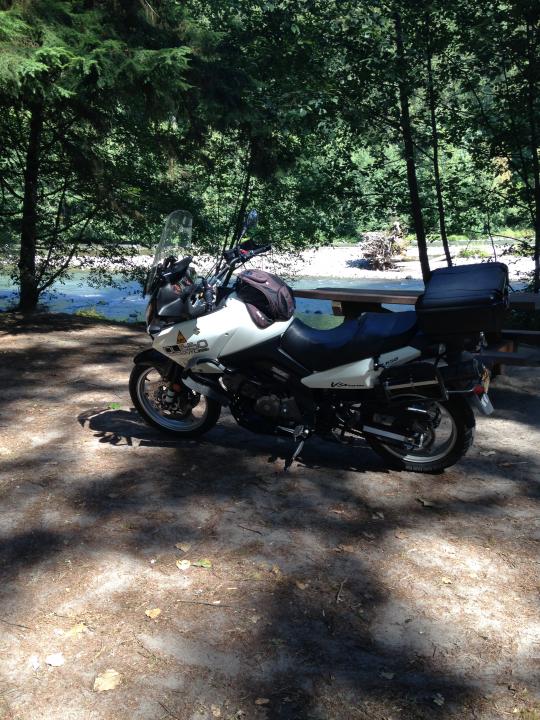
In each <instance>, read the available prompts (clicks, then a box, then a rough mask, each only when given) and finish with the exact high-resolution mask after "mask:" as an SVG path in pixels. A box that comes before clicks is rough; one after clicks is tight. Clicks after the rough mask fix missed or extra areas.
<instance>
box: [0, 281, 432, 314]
mask: <svg viewBox="0 0 540 720" xmlns="http://www.w3.org/2000/svg"><path fill="white" fill-rule="evenodd" d="M292 286H293V288H297V289H300V288H315V287H342V288H370V289H371V288H380V289H381V290H383V289H384V290H388V289H409V290H416V289H421V288H422V287H423V283H422V281H421V280H381V279H370V278H358V279H351V278H347V279H344V278H336V277H328V278H325V277H316V278H310V277H302V278H298V279H296V280H295V281H294V282H293V283H292ZM16 302H17V292H16V289H15V287H14V286H13V283H12V282H11V280H10V278H9V277H8V276H6V275H2V274H0V312H1V311H5V310H9V309H12V308H13V307H14V305H15V304H16ZM41 306H42V308H43V309H46V310H48V311H50V312H67V313H76V312H77V311H82V310H96V311H97V312H98V313H100V315H103V316H104V317H106V318H109V319H111V320H121V321H127V322H136V321H137V320H142V319H143V318H144V311H145V308H146V300H145V299H144V298H143V297H142V293H141V287H140V285H139V283H137V282H135V281H133V282H128V283H124V284H123V285H122V286H121V287H109V286H107V287H101V288H95V287H92V286H91V285H90V284H89V282H88V273H87V272H85V271H84V270H79V271H74V272H73V273H72V275H71V277H70V278H69V279H68V280H65V281H64V282H63V283H62V284H60V283H57V284H56V285H54V286H53V288H52V291H50V292H45V293H43V295H42V299H41ZM392 309H393V310H408V309H409V307H408V306H406V305H396V306H393V307H392ZM297 310H298V312H300V313H323V314H327V313H328V314H331V313H332V305H331V303H330V302H329V301H327V300H308V299H306V298H297Z"/></svg>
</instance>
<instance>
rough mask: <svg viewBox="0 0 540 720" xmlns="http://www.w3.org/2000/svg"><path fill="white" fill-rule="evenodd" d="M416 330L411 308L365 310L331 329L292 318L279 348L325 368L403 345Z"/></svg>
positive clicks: (313, 367) (311, 365)
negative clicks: (385, 310)
mask: <svg viewBox="0 0 540 720" xmlns="http://www.w3.org/2000/svg"><path fill="white" fill-rule="evenodd" d="M416 332H417V325H416V313H415V312H414V310H413V311H410V312H389V313H373V312H366V313H363V314H362V315H361V316H360V317H359V318H355V319H350V320H345V321H344V322H343V323H342V324H341V325H339V326H338V327H336V328H332V329H331V330H317V329H315V328H312V327H309V325H306V324H305V323H303V322H302V321H301V320H299V319H298V318H295V319H294V320H293V322H292V323H291V324H290V325H289V327H288V328H287V330H286V331H285V333H284V334H283V337H282V338H281V348H282V350H284V351H285V352H286V353H287V354H288V355H290V357H292V358H293V359H294V360H296V361H297V362H299V363H301V364H302V365H303V366H304V367H306V368H307V369H308V370H312V371H318V370H329V369H330V368H333V367H338V366H339V365H346V364H347V363H351V362H355V361H356V360H363V359H364V358H368V357H377V356H378V355H381V354H382V353H385V352H391V351H392V350H397V349H398V348H400V347H404V346H405V345H407V343H408V342H409V340H411V339H412V338H413V337H414V336H415V335H416Z"/></svg>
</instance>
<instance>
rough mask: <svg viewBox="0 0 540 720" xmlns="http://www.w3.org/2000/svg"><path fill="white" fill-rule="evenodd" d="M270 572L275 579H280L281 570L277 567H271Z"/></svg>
mask: <svg viewBox="0 0 540 720" xmlns="http://www.w3.org/2000/svg"><path fill="white" fill-rule="evenodd" d="M272 572H273V573H274V575H275V576H276V577H281V574H282V573H281V570H280V569H279V565H272Z"/></svg>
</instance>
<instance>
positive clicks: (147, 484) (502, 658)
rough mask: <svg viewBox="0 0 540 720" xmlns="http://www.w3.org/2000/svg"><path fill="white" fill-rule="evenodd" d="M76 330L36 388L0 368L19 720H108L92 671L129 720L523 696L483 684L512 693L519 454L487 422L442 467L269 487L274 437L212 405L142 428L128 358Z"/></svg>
mask: <svg viewBox="0 0 540 720" xmlns="http://www.w3.org/2000/svg"><path fill="white" fill-rule="evenodd" d="M85 332H86V331H85ZM24 339H25V336H24V335H18V336H16V337H15V342H18V341H19V340H24ZM87 339H88V338H87V337H84V338H82V339H81V345H80V348H79V350H70V353H71V354H68V355H66V354H62V353H59V354H58V355H54V354H53V356H52V357H51V359H50V364H49V366H48V369H49V370H50V371H51V374H52V375H53V374H54V373H60V374H59V375H57V377H56V378H54V383H53V382H50V383H48V384H45V383H44V382H43V380H42V379H41V378H37V377H36V376H34V377H32V378H31V382H29V383H28V384H25V383H22V384H17V383H13V377H12V378H10V379H9V381H8V387H7V390H9V391H10V395H9V402H8V403H7V404H6V406H5V407H4V409H3V411H2V412H3V413H4V419H3V422H4V423H5V424H6V425H7V427H6V428H5V432H4V433H3V435H2V440H1V442H0V448H2V455H1V456H0V459H1V462H2V465H1V469H0V492H1V495H2V502H3V506H4V512H3V514H2V516H1V517H0V568H1V572H2V580H3V582H2V584H1V585H0V605H1V608H0V622H1V623H2V641H1V647H2V650H3V653H4V658H5V662H4V664H3V667H2V670H1V675H2V681H3V683H4V685H7V686H13V687H18V688H23V693H22V694H21V696H20V699H19V701H18V702H19V704H20V707H21V708H22V709H23V711H24V712H28V711H29V710H28V708H29V707H30V704H31V703H40V706H41V707H43V708H44V710H43V714H42V715H43V717H51V718H52V717H54V712H53V708H52V701H51V697H55V698H58V697H62V698H63V699H65V702H64V700H63V702H64V706H65V708H66V712H73V713H76V712H80V711H81V708H83V709H84V712H86V714H87V715H88V716H90V714H91V712H93V710H92V708H95V707H99V712H100V714H101V716H103V717H107V713H109V715H110V717H115V715H114V713H115V708H116V704H117V698H118V697H120V695H119V693H120V692H123V691H122V690H120V689H118V690H116V691H115V693H111V694H110V695H107V693H105V694H104V695H103V696H101V695H100V696H99V700H98V701H97V702H98V706H96V705H95V703H96V696H95V694H94V693H92V691H91V687H92V683H93V681H94V678H95V677H96V676H97V675H98V674H99V673H101V672H103V671H104V670H106V669H108V668H113V669H115V670H117V671H118V672H119V673H121V675H122V677H123V686H122V687H124V688H126V689H127V690H128V693H125V694H122V696H121V697H122V698H126V697H127V698H128V700H126V702H130V703H132V705H131V707H132V709H133V715H134V717H137V714H138V716H139V717H141V718H148V719H150V718H154V717H156V713H158V714H157V716H158V717H160V715H159V713H160V712H161V708H160V705H159V703H160V702H161V703H163V704H164V705H165V706H166V707H168V708H169V707H174V712H175V713H176V714H178V717H182V718H183V717H189V715H188V714H187V713H188V712H189V711H188V708H192V707H193V706H194V704H196V703H197V702H198V700H197V698H199V697H204V698H205V703H206V705H205V707H206V710H205V711H204V712H206V713H207V714H208V707H209V705H208V703H213V704H214V705H216V706H219V707H220V708H222V711H223V712H222V717H227V715H226V713H228V714H229V715H231V716H234V714H235V713H237V712H239V711H242V712H244V713H245V714H246V717H249V718H250V720H251V718H254V719H255V718H256V719H257V720H259V718H261V719H262V718H263V717H265V714H266V713H267V711H266V710H264V707H265V706H261V707H262V708H263V710H261V711H260V712H259V706H257V705H255V700H257V699H258V698H263V699H268V701H269V702H268V706H267V707H268V708H270V710H269V712H270V715H267V717H274V716H275V717H280V718H281V717H283V718H291V720H293V719H294V720H307V719H308V718H311V717H338V716H339V717H344V716H347V718H348V717H351V718H362V719H363V718H365V717H369V718H372V717H373V718H377V717H392V718H394V717H396V718H397V717H400V716H401V717H411V718H413V717H414V718H425V719H426V720H427V719H428V718H429V720H431V718H432V717H434V715H433V713H434V708H436V710H435V712H436V713H437V717H440V718H446V717H448V718H450V717H453V715H452V713H453V712H454V710H455V711H456V712H458V711H460V712H462V714H463V716H464V717H468V715H467V713H468V712H469V710H468V708H469V707H472V706H473V705H474V707H476V708H478V707H481V706H482V703H483V702H486V703H488V705H489V703H492V702H494V701H495V700H494V698H496V702H497V705H498V706H500V707H502V708H504V709H505V710H507V711H508V712H511V711H512V709H513V707H514V706H515V705H517V706H518V707H525V706H526V705H525V699H523V700H521V699H519V700H516V699H515V697H514V696H512V697H511V699H509V698H505V696H503V697H501V696H500V692H501V691H500V688H501V687H506V685H507V684H508V677H509V676H508V672H509V668H511V669H512V672H513V675H512V680H511V681H512V682H514V683H520V685H519V687H520V688H530V689H531V691H532V687H531V678H532V677H533V672H534V667H533V664H532V663H533V659H534V657H535V654H537V648H538V645H537V643H538V633H539V614H538V606H537V601H536V597H535V595H534V592H535V579H534V568H535V567H536V565H535V557H536V556H535V552H537V547H536V544H535V541H534V537H536V536H535V535H534V533H535V532H537V530H535V529H534V522H535V516H536V520H537V512H536V505H534V502H535V499H536V494H535V493H537V486H536V483H535V475H534V472H533V470H534V469H535V467H536V465H535V464H534V463H535V462H536V458H535V456H534V453H533V452H531V448H532V446H531V445H530V444H527V440H526V438H524V439H523V443H524V444H523V445H522V446H521V445H519V446H518V445H517V444H516V443H513V445H512V447H511V448H508V449H505V447H506V446H504V445H502V444H499V437H500V435H501V434H502V433H503V430H504V428H503V425H502V424H501V423H502V422H503V420H504V416H501V420H500V423H499V424H498V425H492V424H490V425H489V426H488V424H487V423H486V424H480V426H479V433H478V441H479V445H478V447H477V448H474V449H473V451H472V452H471V454H470V456H469V457H467V458H466V459H465V460H464V461H463V462H462V463H460V464H459V465H458V466H456V467H455V468H452V469H451V470H450V471H448V472H446V473H444V474H442V475H438V476H421V475H413V474H410V473H406V472H392V471H390V470H388V468H386V467H384V464H383V463H382V461H381V460H380V459H379V458H378V457H377V456H376V455H375V454H374V453H372V452H371V451H370V450H369V449H368V448H367V447H365V446H362V445H358V446H351V447H338V446H333V445H330V444H328V443H320V442H311V443H307V445H306V447H305V450H304V452H303V453H302V456H301V459H300V460H299V461H298V462H297V463H296V464H295V465H294V466H293V468H292V469H291V471H290V472H289V473H287V474H284V473H283V458H284V457H285V456H286V454H287V452H288V451H289V447H290V443H288V442H287V441H286V440H285V441H282V440H276V439H273V438H268V437H264V436H256V435H251V434H250V433H249V432H247V431H245V430H242V429H240V428H237V427H236V426H235V425H234V424H233V422H232V420H231V418H230V416H229V414H228V413H227V412H224V413H223V416H222V419H221V421H220V423H219V424H218V426H217V427H216V428H214V430H212V431H211V432H210V433H208V435H206V436H205V437H204V438H203V439H202V440H201V441H200V442H196V441H187V442H179V441H175V440H173V439H170V438H167V437H165V436H163V435H161V434H160V433H158V432H156V431H155V430H153V429H152V428H149V427H148V426H146V425H145V424H144V423H142V421H141V419H140V418H139V416H138V415H137V413H135V412H134V411H133V410H132V408H131V403H130V399H129V396H128V394H127V388H126V379H127V375H128V373H129V367H130V358H131V355H132V352H133V348H132V347H130V346H127V347H124V348H122V347H119V354H118V355H117V356H114V357H113V358H111V359H110V362H109V363H104V362H100V361H99V353H97V354H96V355H92V357H89V351H88V346H91V345H92V343H88V342H87ZM100 352H103V351H100ZM12 357H15V355H13V356H12ZM82 367H83V368H84V371H83V372H80V369H81V368H82ZM13 368H14V369H13V373H14V376H15V377H16V378H20V377H21V373H24V372H25V370H24V369H23V367H22V366H17V365H15V364H14V365H13ZM23 377H24V376H23ZM3 382H4V383H6V379H3ZM109 383H110V385H108V384H109ZM14 385H17V391H15V390H14ZM109 387H110V389H109ZM499 387H500V390H498V392H500V393H501V394H502V392H503V391H504V385H503V384H502V383H501V384H500V385H499ZM111 390H112V392H111ZM36 398H38V399H37V400H36ZM46 398H48V402H46V401H45V400H46ZM113 403H117V404H118V405H119V407H110V406H111V405H112V404H113ZM21 417H22V418H23V420H26V421H27V422H22V423H21V422H20V418H21ZM509 422H510V427H511V428H512V432H513V433H514V434H516V435H517V433H518V432H521V433H522V432H523V430H524V429H525V425H523V424H522V423H520V422H518V421H515V420H514V418H511V419H510V420H509ZM21 427H22V428H24V429H26V428H28V432H25V431H24V430H23V431H21ZM494 427H495V428H496V431H494V430H492V428H494ZM493 433H495V434H493ZM492 446H495V447H496V453H495V455H493V454H489V455H482V454H481V453H483V452H490V451H491V447H492ZM525 462H527V463H528V464H521V463H525ZM536 559H537V558H536ZM150 610H159V611H160V612H159V613H158V614H157V615H156V617H155V618H152V617H150V616H148V615H147V614H146V611H150ZM59 652H60V653H62V655H63V658H64V661H65V663H64V665H63V666H62V667H59V668H53V669H51V670H49V669H48V668H47V666H46V663H45V657H46V656H47V655H49V654H51V653H59ZM30 658H37V662H39V668H38V669H37V670H35V669H32V667H31V666H30V665H29V662H30ZM33 662H34V661H33ZM501 683H502V685H501ZM505 683H506V685H505ZM69 687H71V688H73V687H77V688H82V689H81V690H80V694H77V695H76V698H77V704H76V705H75V704H72V703H74V702H75V701H74V700H73V697H72V696H70V695H69V693H68V692H67V690H64V689H62V688H69ZM222 687H227V688H228V689H227V693H226V696H224V695H223V694H222V693H220V691H218V690H216V691H215V692H214V691H212V692H214V694H212V693H211V692H210V691H209V690H208V688H222ZM519 692H521V690H519ZM209 693H210V694H209ZM482 695H486V697H488V698H489V701H487V700H483V699H482ZM439 696H440V697H442V698H444V705H438V704H437V703H435V701H434V698H435V699H437V702H440V700H439ZM520 698H521V696H520ZM523 698H525V695H523ZM55 702H56V701H55ZM509 703H510V704H509ZM511 703H514V704H513V705H512V704H511ZM520 703H521V704H520ZM0 707H1V706H0ZM254 707H255V708H257V709H256V710H255V713H253V712H252V709H253V708H254ZM490 707H491V705H490ZM75 708H77V710H76V709H75ZM201 712H203V711H202V710H201ZM257 713H258V714H257ZM344 713H345V715H344ZM75 716H76V715H75ZM203 716H204V715H203ZM204 717H206V716H204ZM239 717H240V716H239ZM479 717H480V715H479ZM486 717H489V716H486ZM489 720H491V718H489Z"/></svg>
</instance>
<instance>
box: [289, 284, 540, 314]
mask: <svg viewBox="0 0 540 720" xmlns="http://www.w3.org/2000/svg"><path fill="white" fill-rule="evenodd" d="M294 294H295V295H296V297H301V298H309V299H311V300H330V301H332V302H333V303H340V304H341V306H342V310H343V314H344V315H348V314H349V311H350V313H351V314H356V315H357V314H358V312H356V313H355V312H354V310H355V308H354V306H358V308H359V310H360V312H365V311H366V310H368V308H369V309H371V308H373V309H379V310H380V309H381V307H382V305H414V304H415V302H416V300H417V299H418V297H419V296H420V295H421V294H422V290H383V289H377V288H370V289H365V288H329V287H321V288H309V289H306V290H295V291H294ZM509 299H510V307H511V308H512V309H515V310H532V311H534V310H540V295H535V294H534V293H526V292H513V293H510V295H509ZM366 306H367V307H366ZM345 311H347V312H345Z"/></svg>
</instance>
